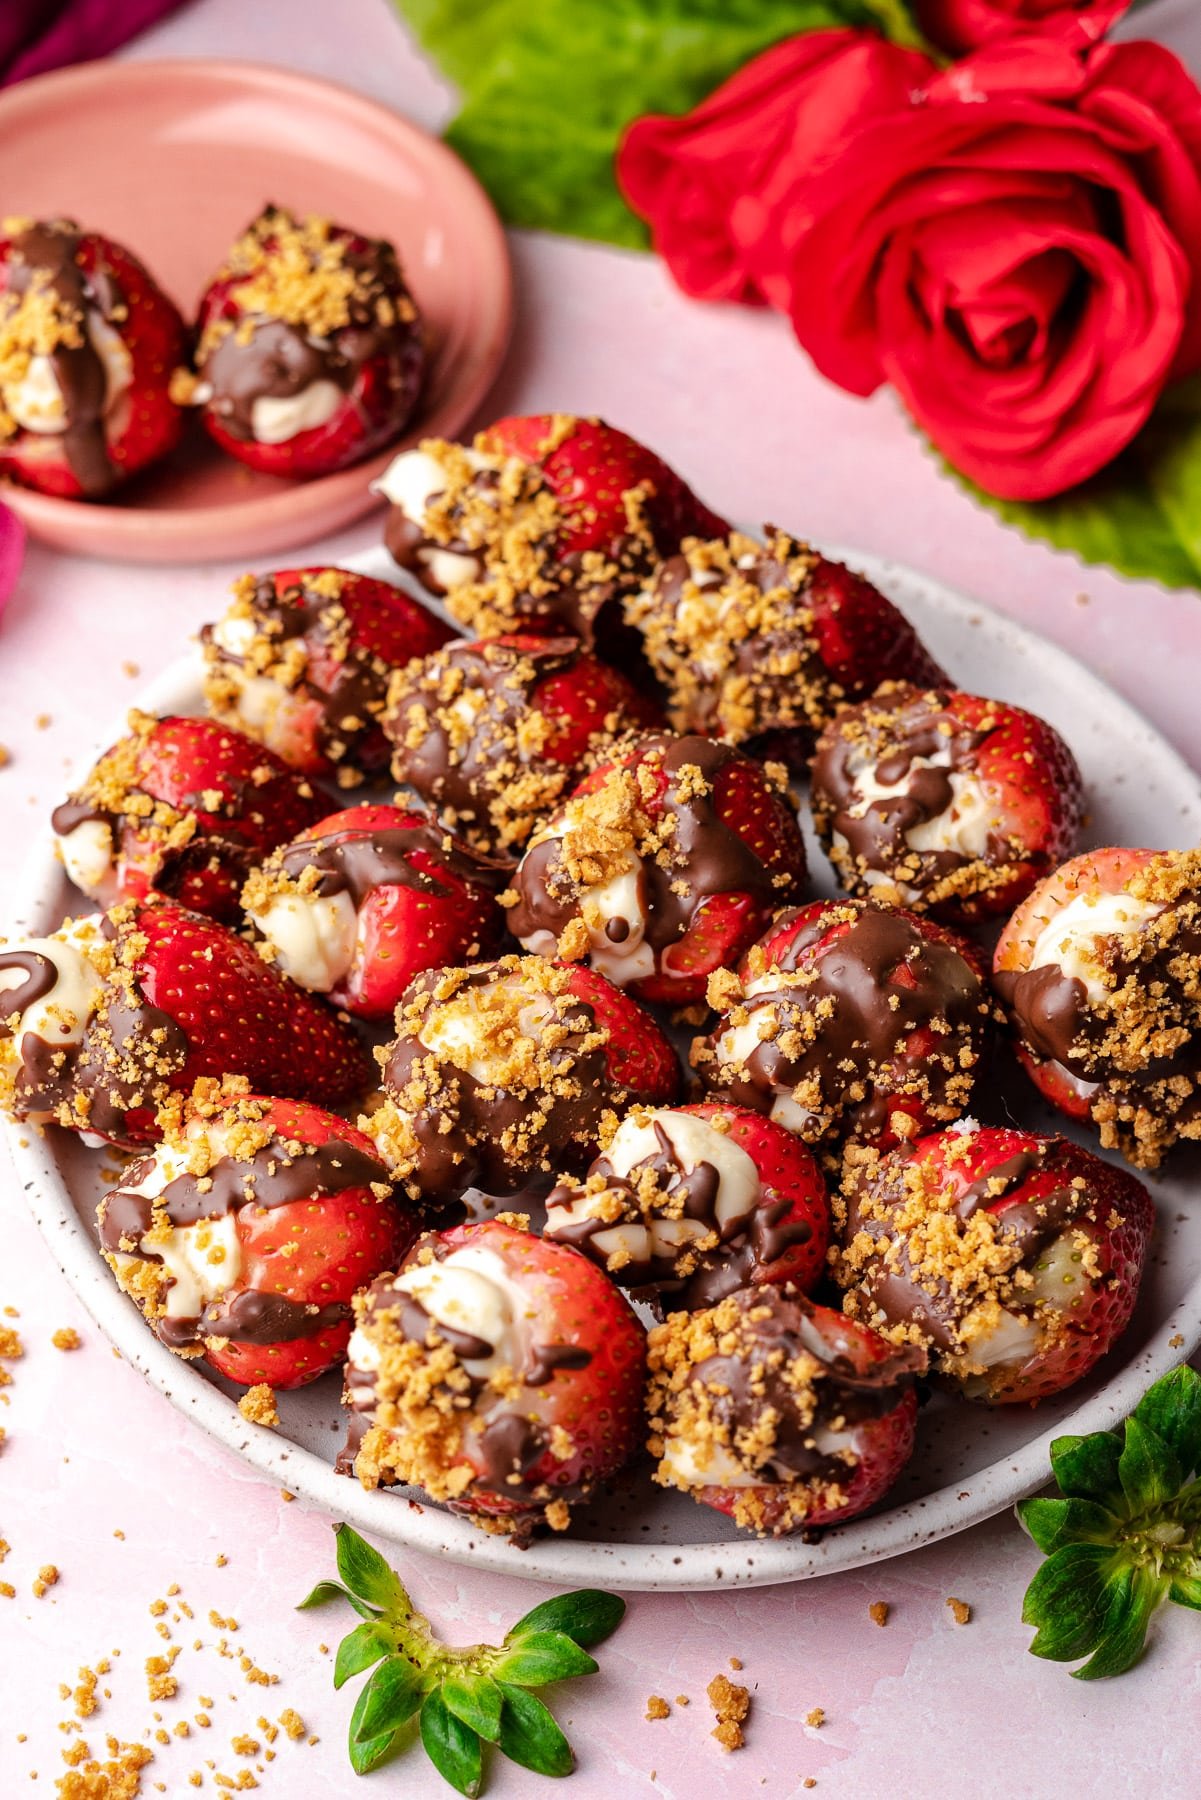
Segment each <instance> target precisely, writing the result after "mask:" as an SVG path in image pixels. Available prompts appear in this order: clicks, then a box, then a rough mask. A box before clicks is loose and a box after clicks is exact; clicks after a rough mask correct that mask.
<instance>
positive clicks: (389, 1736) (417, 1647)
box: [297, 1525, 625, 1800]
mask: <svg viewBox="0 0 1201 1800" xmlns="http://www.w3.org/2000/svg"><path fill="white" fill-rule="evenodd" d="M335 1538H336V1543H337V1560H338V1573H339V1574H340V1575H341V1577H342V1581H341V1582H338V1581H320V1582H318V1583H317V1586H316V1587H315V1588H314V1589H313V1591H312V1592H311V1593H310V1594H309V1595H308V1596H307V1598H306V1599H304V1600H302V1601H301V1602H300V1606H299V1608H298V1609H297V1610H298V1611H300V1610H305V1609H307V1608H309V1607H313V1606H320V1605H322V1604H324V1602H326V1601H327V1600H345V1601H347V1602H348V1604H349V1605H351V1606H352V1607H354V1609H355V1611H356V1612H357V1613H359V1615H360V1617H361V1619H362V1621H363V1622H362V1623H361V1624H359V1625H356V1626H355V1627H354V1629H353V1630H352V1631H350V1632H348V1633H347V1635H346V1636H345V1637H344V1638H343V1639H342V1642H341V1643H340V1644H339V1645H338V1649H337V1654H336V1656H335V1658H334V1686H335V1687H336V1688H340V1687H342V1686H343V1685H344V1684H345V1683H346V1682H347V1681H349V1680H350V1679H351V1678H352V1677H353V1676H355V1675H361V1674H363V1673H364V1672H365V1671H366V1670H368V1669H370V1670H371V1674H370V1675H369V1676H368V1677H367V1680H366V1682H365V1683H364V1684H363V1686H362V1688H361V1689H360V1690H359V1696H358V1699H357V1700H356V1701H355V1704H354V1710H353V1712H352V1713H351V1715H350V1741H349V1754H350V1764H351V1767H352V1768H353V1769H354V1771H355V1773H356V1774H357V1775H366V1774H369V1773H370V1771H371V1770H372V1769H375V1768H378V1767H379V1765H380V1764H381V1763H382V1762H385V1761H386V1760H387V1759H388V1758H389V1757H391V1756H394V1755H396V1754H397V1753H398V1752H399V1751H401V1750H403V1749H406V1748H408V1747H409V1746H411V1745H412V1744H413V1743H414V1742H415V1741H416V1739H417V1738H420V1741H421V1744H422V1746H423V1748H424V1750H425V1753H426V1755H427V1756H428V1757H429V1759H430V1761H431V1762H432V1763H433V1765H434V1767H435V1768H436V1769H437V1770H438V1772H439V1774H440V1775H441V1776H442V1777H443V1779H444V1780H445V1781H448V1782H449V1783H450V1785H451V1787H453V1788H455V1789H457V1791H458V1792H459V1793H460V1794H465V1795H467V1796H468V1800H473V1796H475V1795H476V1794H478V1793H479V1792H480V1790H481V1786H482V1783H483V1778H484V1745H485V1744H495V1745H496V1746H497V1747H498V1749H499V1750H500V1751H501V1752H502V1754H503V1755H505V1756H507V1757H509V1758H510V1760H511V1761H513V1762H516V1763H520V1764H521V1765H522V1766H523V1767H524V1768H527V1769H533V1770H535V1771H536V1772H537V1773H538V1774H540V1775H569V1774H570V1773H571V1771H572V1769H573V1768H574V1766H575V1757H574V1755H573V1754H572V1749H571V1745H570V1744H569V1743H568V1742H567V1739H566V1738H565V1737H564V1736H563V1733H562V1732H561V1731H560V1730H559V1727H558V1726H557V1725H556V1723H555V1721H554V1718H553V1716H552V1715H551V1713H550V1712H549V1711H548V1709H547V1708H546V1707H545V1706H544V1705H543V1704H542V1702H541V1701H540V1700H538V1699H536V1698H535V1696H534V1695H533V1694H532V1693H530V1691H529V1690H530V1689H531V1688H534V1687H543V1686H545V1685H546V1683H547V1682H551V1681H564V1680H567V1679H568V1678H569V1677H571V1676H574V1675H591V1674H592V1673H593V1672H594V1671H595V1669H596V1667H597V1665H596V1662H595V1661H594V1659H593V1658H592V1657H591V1656H589V1655H588V1653H587V1651H586V1649H585V1648H584V1646H585V1645H591V1644H598V1643H600V1641H601V1639H602V1638H606V1637H608V1636H609V1633H610V1632H612V1631H615V1630H616V1629H617V1627H618V1625H620V1623H621V1620H622V1617H623V1615H624V1613H625V1602H624V1600H621V1599H619V1598H618V1596H617V1595H616V1594H606V1593H602V1592H601V1591H600V1590H599V1589H596V1588H582V1589H580V1590H579V1592H577V1593H573V1594H559V1595H557V1596H556V1597H555V1598H554V1599H552V1600H544V1601H543V1602H542V1603H541V1604H540V1605H538V1606H535V1607H534V1608H533V1609H532V1611H530V1612H528V1613H526V1614H525V1616H524V1617H523V1618H521V1619H519V1620H518V1621H517V1623H516V1625H514V1626H513V1627H512V1629H511V1630H510V1631H509V1632H508V1633H507V1634H506V1637H505V1640H504V1643H503V1644H500V1645H494V1644H471V1645H468V1646H467V1648H466V1649H462V1650H456V1649H451V1648H450V1647H449V1646H448V1645H445V1644H443V1643H441V1642H440V1641H439V1640H438V1638H437V1637H436V1636H435V1634H434V1632H433V1630H432V1629H431V1627H430V1624H429V1621H428V1620H426V1619H424V1618H422V1616H421V1614H420V1613H418V1612H414V1610H413V1606H412V1602H411V1601H410V1599H409V1596H408V1594H407V1593H406V1592H405V1589H404V1587H403V1586H402V1584H401V1581H400V1578H399V1576H398V1575H397V1574H396V1571H395V1570H394V1569H392V1568H390V1567H389V1565H388V1564H387V1563H386V1562H385V1561H384V1559H383V1557H382V1556H381V1555H380V1554H379V1552H378V1550H375V1549H373V1548H372V1546H371V1545H370V1544H368V1543H367V1542H366V1541H365V1539H363V1538H361V1537H360V1536H359V1535H358V1533H357V1532H356V1531H352V1530H351V1528H350V1526H349V1525H338V1526H336V1527H335ZM343 1583H345V1584H346V1585H345V1586H343Z"/></svg>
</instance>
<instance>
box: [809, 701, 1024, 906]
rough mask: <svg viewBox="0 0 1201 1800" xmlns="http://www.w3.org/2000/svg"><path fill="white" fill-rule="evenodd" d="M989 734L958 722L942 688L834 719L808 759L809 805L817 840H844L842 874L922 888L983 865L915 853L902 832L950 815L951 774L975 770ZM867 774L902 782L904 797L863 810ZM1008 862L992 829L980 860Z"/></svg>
mask: <svg viewBox="0 0 1201 1800" xmlns="http://www.w3.org/2000/svg"><path fill="white" fill-rule="evenodd" d="M988 735H989V733H988V731H987V730H979V729H973V728H972V727H971V726H968V725H966V724H964V722H963V721H962V719H960V718H958V717H957V716H956V714H955V712H954V710H953V697H952V696H951V695H950V694H949V693H948V692H947V691H946V690H926V691H922V690H920V689H918V688H913V687H904V686H897V687H895V688H894V689H893V690H891V691H890V692H886V693H884V694H881V695H877V696H876V697H875V698H873V699H871V700H867V701H864V702H863V703H862V704H861V705H859V706H856V707H848V708H844V710H843V711H841V712H840V713H838V714H837V715H836V717H835V719H834V721H833V723H832V724H830V725H828V726H827V727H826V729H825V731H824V733H823V734H822V736H821V738H820V739H819V740H818V745H817V751H816V754H815V756H814V758H813V763H812V772H813V805H814V815H815V819H816V822H817V826H818V830H819V832H820V834H821V836H822V838H823V839H824V840H825V841H826V842H827V843H828V842H829V840H830V837H831V835H832V834H835V833H836V834H838V835H839V836H840V837H842V838H843V839H845V841H846V850H845V851H841V850H840V851H839V855H840V857H841V858H842V859H843V860H844V861H845V860H846V859H848V858H849V869H847V870H845V871H844V872H845V873H849V874H850V875H851V876H852V878H853V877H854V876H855V875H857V874H861V873H862V871H863V870H865V869H870V870H879V871H882V872H884V873H886V874H889V875H892V876H894V877H895V879H896V880H897V881H898V882H903V883H904V885H905V886H907V887H910V888H916V889H919V890H924V889H926V888H928V887H931V886H933V885H935V884H936V883H937V882H939V881H941V880H943V879H944V878H945V877H946V876H948V875H950V874H951V873H952V872H953V871H955V870H957V869H961V868H965V867H967V866H968V864H970V863H973V862H977V861H979V860H980V859H979V858H976V857H972V856H968V855H965V854H964V853H963V852H961V851H958V850H914V849H912V848H911V847H910V844H909V840H908V834H909V832H910V831H912V830H914V829H915V828H916V827H918V826H921V825H925V824H928V823H930V822H931V821H932V820H934V819H940V818H942V817H943V815H944V814H946V813H947V812H948V811H949V810H950V808H951V807H952V805H953V803H954V800H955V789H954V785H953V783H952V780H951V777H952V775H954V774H967V773H971V772H973V771H975V769H976V767H977V761H976V753H977V751H978V750H979V748H980V746H981V744H982V743H984V741H985V740H986V739H987V737H988ZM934 758H937V759H938V760H937V762H932V761H931V760H930V759H934ZM915 764H917V765H919V766H917V767H915ZM865 774H869V775H871V776H872V777H874V779H875V781H876V782H878V783H879V784H880V785H881V786H882V787H893V786H897V785H899V784H900V783H902V782H904V783H905V787H904V791H903V792H901V793H898V794H893V795H886V796H882V797H881V798H879V799H875V800H870V801H868V802H867V804H866V805H865V804H864V801H863V796H862V794H861V793H860V791H859V788H858V786H857V782H858V781H859V780H860V779H862V777H863V776H864V775H865ZM1013 855H1014V848H1013V845H1012V843H1011V841H1010V840H1009V838H1008V837H1007V836H1006V835H1005V834H1004V833H1002V832H999V831H996V830H991V829H990V831H989V832H988V836H987V846H986V850H985V854H984V858H983V860H984V861H985V862H986V863H987V864H988V865H989V866H990V867H994V868H999V867H1001V866H1002V865H1004V864H1005V863H1007V862H1011V861H1012V860H1013ZM840 866H841V864H840Z"/></svg>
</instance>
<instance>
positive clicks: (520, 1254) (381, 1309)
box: [346, 1220, 646, 1538]
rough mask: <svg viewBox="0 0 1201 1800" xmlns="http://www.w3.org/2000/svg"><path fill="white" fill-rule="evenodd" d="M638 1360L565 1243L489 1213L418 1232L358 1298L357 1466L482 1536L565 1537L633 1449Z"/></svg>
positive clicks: (349, 1380) (628, 1318) (351, 1367)
mask: <svg viewBox="0 0 1201 1800" xmlns="http://www.w3.org/2000/svg"><path fill="white" fill-rule="evenodd" d="M645 1367H646V1340H645V1334H644V1332H643V1329H642V1327H641V1325H640V1324H639V1323H638V1320H637V1319H636V1317H635V1316H634V1313H633V1311H632V1310H631V1308H630V1306H629V1304H628V1303H627V1301H626V1299H625V1297H624V1296H623V1295H622V1294H620V1293H619V1292H618V1290H617V1289H616V1288H615V1287H614V1286H613V1284H612V1282H610V1281H607V1280H606V1279H605V1277H604V1276H603V1275H602V1274H601V1273H600V1271H599V1270H598V1269H596V1268H594V1267H593V1266H592V1264H591V1263H590V1262H588V1261H586V1259H585V1258H584V1257H582V1256H579V1255H577V1254H576V1252H575V1251H574V1250H568V1249H566V1248H565V1247H564V1246H563V1245H561V1244H548V1243H546V1242H545V1241H544V1240H542V1239H539V1238H536V1237H533V1236H531V1235H530V1233H529V1232H528V1231H522V1230H516V1229H514V1228H513V1227H512V1226H511V1225H508V1224H503V1223H501V1222H500V1221H499V1220H489V1221H487V1222H485V1223H483V1224H480V1225H466V1226H458V1227H456V1228H455V1229H454V1230H452V1231H444V1232H440V1233H438V1234H437V1235H431V1236H428V1237H425V1238H422V1239H421V1240H420V1241H419V1242H418V1244H417V1245H416V1247H415V1248H414V1249H413V1250H412V1251H411V1252H410V1254H409V1256H408V1257H407V1259H406V1261H405V1263H404V1266H403V1267H402V1269H401V1271H400V1273H399V1274H397V1275H388V1276H384V1277H383V1278H382V1279H381V1280H379V1281H377V1282H375V1283H374V1284H373V1285H372V1286H371V1287H370V1288H368V1289H367V1290H366V1292H365V1293H362V1294H360V1295H358V1297H357V1298H356V1300H355V1329H354V1335H353V1336H352V1338H351V1340H350V1360H349V1363H348V1366H347V1371H346V1393H347V1402H348V1404H349V1405H350V1406H351V1408H352V1409H353V1411H354V1415H355V1416H354V1420H353V1424H352V1442H353V1440H355V1439H357V1440H359V1441H358V1445H357V1454H356V1455H355V1459H354V1470H355V1473H356V1474H357V1475H358V1477H359V1480H360V1481H361V1482H362V1483H363V1485H364V1486H365V1487H369V1488H370V1487H379V1486H383V1485H391V1484H393V1483H397V1482H404V1483H408V1484H411V1485H412V1486H415V1487H417V1488H419V1489H421V1490H422V1491H423V1492H424V1493H426V1494H428V1495H430V1497H431V1498H432V1499H434V1500H440V1501H444V1502H445V1503H446V1504H447V1505H448V1506H449V1507H450V1508H451V1510H452V1511H454V1512H461V1513H467V1514H468V1515H469V1516H471V1517H472V1518H474V1519H476V1520H477V1521H478V1522H479V1523H481V1524H482V1525H483V1526H484V1527H485V1528H486V1529H488V1530H491V1531H496V1532H507V1533H512V1534H514V1535H516V1536H517V1537H519V1538H520V1537H528V1536H529V1534H530V1532H531V1531H532V1530H534V1528H535V1527H538V1526H549V1527H550V1528H551V1529H552V1530H555V1531H563V1530H565V1529H566V1527H567V1525H568V1524H569V1522H570V1509H571V1507H572V1506H573V1505H575V1504H576V1503H578V1502H580V1501H582V1500H585V1499H587V1497H588V1496H589V1495H590V1494H591V1493H592V1492H593V1490H594V1489H595V1488H596V1487H597V1485H598V1484H600V1483H602V1482H604V1481H606V1480H608V1479H609V1478H610V1477H611V1476H613V1475H615V1474H616V1473H617V1472H618V1471H619V1470H620V1469H621V1468H622V1467H623V1466H624V1465H625V1464H626V1463H627V1462H628V1461H629V1460H630V1458H631V1457H632V1456H633V1455H634V1454H636V1452H637V1451H638V1449H639V1448H640V1438H641V1424H642V1384H643V1377H644V1373H645Z"/></svg>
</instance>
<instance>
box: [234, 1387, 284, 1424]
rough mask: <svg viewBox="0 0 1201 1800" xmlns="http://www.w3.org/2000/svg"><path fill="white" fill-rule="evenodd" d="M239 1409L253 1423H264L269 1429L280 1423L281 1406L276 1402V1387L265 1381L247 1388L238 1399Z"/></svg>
mask: <svg viewBox="0 0 1201 1800" xmlns="http://www.w3.org/2000/svg"><path fill="white" fill-rule="evenodd" d="M238 1411H239V1412H240V1413H241V1415H242V1417H243V1418H244V1419H248V1420H249V1422H250V1423H251V1424H252V1425H262V1426H264V1427H266V1428H267V1429H268V1430H271V1429H274V1427H275V1426H276V1425H278V1424H279V1408H278V1407H277V1406H276V1404H275V1389H274V1388H273V1387H271V1386H270V1385H269V1384H268V1383H267V1382H265V1381H259V1382H256V1383H255V1385H254V1386H253V1387H252V1388H247V1390H246V1392H245V1393H244V1394H243V1395H242V1398H241V1399H240V1400H239V1401H238Z"/></svg>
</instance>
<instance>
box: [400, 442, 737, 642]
mask: <svg viewBox="0 0 1201 1800" xmlns="http://www.w3.org/2000/svg"><path fill="white" fill-rule="evenodd" d="M379 488H380V492H381V493H383V494H384V495H385V496H386V497H387V498H388V499H389V500H391V501H392V511H391V514H390V515H389V519H388V524H387V527H386V532H385V541H386V543H387V546H388V549H389V550H390V551H391V553H392V555H393V556H394V557H395V559H396V561H397V562H398V563H399V564H400V565H401V567H402V568H405V569H408V570H409V571H410V572H411V573H412V574H414V575H416V576H417V578H418V580H419V581H421V582H423V583H424V584H425V586H426V587H428V588H429V589H430V590H431V592H433V593H436V594H445V595H446V596H447V605H448V607H449V608H450V610H451V612H452V613H453V614H454V616H455V618H457V619H459V620H460V621H461V622H462V623H463V624H464V625H466V626H468V627H469V628H470V630H471V631H473V632H475V633H477V634H478V635H479V636H481V637H492V636H494V635H496V634H497V633H501V632H505V631H514V630H529V629H531V628H532V629H536V630H544V631H552V632H562V631H565V630H566V631H571V632H574V633H577V634H578V635H579V636H580V637H582V638H583V639H584V641H585V643H588V644H591V643H592V642H593V641H594V639H596V638H597V637H600V638H603V639H604V640H605V644H606V652H607V653H609V652H611V651H612V650H613V649H614V648H615V644H614V641H613V640H614V635H615V634H616V636H617V639H618V640H619V641H620V640H621V639H622V638H624V637H625V636H627V635H628V634H625V633H624V632H623V630H622V627H621V619H620V610H619V608H618V607H617V606H616V605H615V604H614V603H615V602H617V601H619V600H620V597H621V595H622V594H624V593H626V592H628V591H630V590H631V589H633V588H635V587H636V586H637V585H638V584H639V582H640V581H642V580H643V579H645V577H646V576H647V575H649V574H650V572H651V570H652V568H653V567H654V565H655V563H656V562H657V561H658V560H659V558H660V557H662V556H668V555H671V554H673V553H674V552H675V551H677V550H678V549H679V547H680V545H681V543H682V542H683V540H684V539H685V538H686V537H712V536H714V535H716V534H717V533H719V532H724V531H725V530H726V529H727V527H726V525H725V523H724V522H723V521H722V520H721V519H719V518H718V517H717V516H716V514H715V513H711V512H710V511H709V509H708V507H706V506H703V505H702V504H701V503H700V501H699V500H698V499H697V498H696V496H695V494H693V493H692V491H691V490H690V489H689V488H688V487H687V486H686V485H685V483H684V482H683V481H681V479H680V477H679V476H678V475H677V474H676V473H675V471H674V470H672V469H670V468H668V466H667V464H666V463H665V462H663V461H662V460H661V459H660V458H659V457H657V456H656V455H655V454H654V453H653V452H652V451H650V450H648V449H647V448H646V447H645V445H643V444H640V443H638V442H637V440H636V439H634V438H632V437H628V436H627V435H626V433H625V432H624V431H617V430H615V429H614V427H613V426H611V425H606V424H605V423H604V422H603V421H602V420H600V419H579V418H574V417H572V416H570V415H568V414H548V413H539V414H534V415H532V416H530V417H525V418H506V419H498V420H497V421H496V423H495V424H494V425H490V426H489V427H488V428H487V430H486V431H481V432H479V433H478V434H477V436H476V438H475V440H474V443H473V444H472V446H471V448H470V449H469V450H466V449H463V448H462V447H461V446H460V445H458V444H450V443H446V442H444V441H443V440H440V439H437V438H433V439H428V440H427V441H426V442H424V443H423V444H422V445H421V446H420V448H419V449H416V450H406V451H402V452H401V454H400V455H399V456H398V457H397V458H396V460H395V461H394V462H393V463H392V465H391V467H390V468H389V469H388V470H387V472H386V473H385V475H384V477H383V479H382V481H381V482H380V484H379ZM602 615H603V616H602ZM629 648H631V649H633V648H634V646H633V645H630V646H629Z"/></svg>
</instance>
